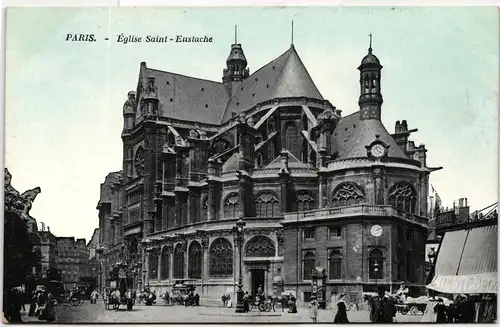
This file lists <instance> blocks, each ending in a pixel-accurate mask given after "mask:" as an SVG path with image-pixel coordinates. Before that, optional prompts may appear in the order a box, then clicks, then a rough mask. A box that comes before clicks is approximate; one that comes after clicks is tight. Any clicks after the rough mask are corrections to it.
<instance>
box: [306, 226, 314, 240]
mask: <svg viewBox="0 0 500 327" xmlns="http://www.w3.org/2000/svg"><path fill="white" fill-rule="evenodd" d="M315 238H316V228H314V227H312V228H305V229H304V239H305V240H314V239H315Z"/></svg>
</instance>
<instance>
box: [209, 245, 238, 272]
mask: <svg viewBox="0 0 500 327" xmlns="http://www.w3.org/2000/svg"><path fill="white" fill-rule="evenodd" d="M209 270H210V276H212V277H230V276H232V275H233V246H232V245H231V243H230V242H229V241H228V240H227V239H225V238H218V239H216V240H215V241H213V243H212V245H211V246H210V269H209Z"/></svg>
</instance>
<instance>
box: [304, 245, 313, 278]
mask: <svg viewBox="0 0 500 327" xmlns="http://www.w3.org/2000/svg"><path fill="white" fill-rule="evenodd" d="M315 263H316V256H315V255H314V252H311V251H308V252H306V253H305V254H304V258H303V259H302V267H303V269H304V270H303V271H302V276H303V278H302V279H303V280H311V279H312V277H311V275H312V271H313V269H314V264H315Z"/></svg>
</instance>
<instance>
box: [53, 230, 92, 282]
mask: <svg viewBox="0 0 500 327" xmlns="http://www.w3.org/2000/svg"><path fill="white" fill-rule="evenodd" d="M56 242H57V252H58V255H59V261H58V265H57V267H58V268H59V269H60V270H61V275H62V281H63V283H64V286H65V287H66V288H70V289H71V288H72V287H73V286H74V285H75V284H77V283H78V282H79V280H80V278H81V277H84V276H87V275H88V269H89V253H88V250H87V244H86V242H85V239H84V238H79V239H76V240H75V238H74V237H57V238H56Z"/></svg>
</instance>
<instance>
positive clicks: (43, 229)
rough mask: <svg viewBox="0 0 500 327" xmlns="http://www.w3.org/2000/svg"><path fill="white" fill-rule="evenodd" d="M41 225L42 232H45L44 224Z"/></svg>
mask: <svg viewBox="0 0 500 327" xmlns="http://www.w3.org/2000/svg"><path fill="white" fill-rule="evenodd" d="M41 224H42V232H45V224H44V223H43V221H42V222H41Z"/></svg>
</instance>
